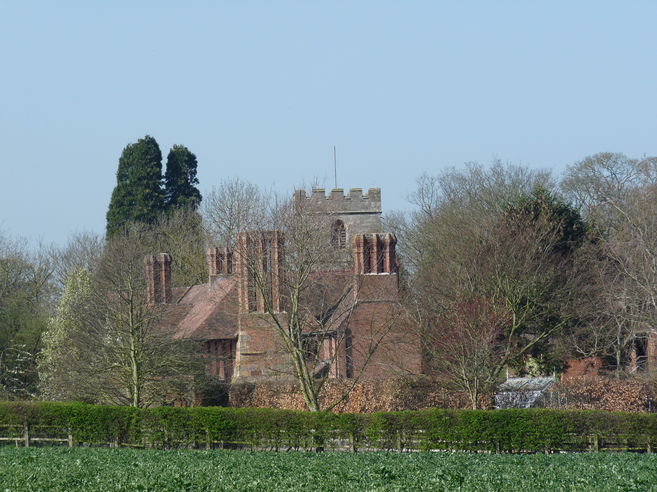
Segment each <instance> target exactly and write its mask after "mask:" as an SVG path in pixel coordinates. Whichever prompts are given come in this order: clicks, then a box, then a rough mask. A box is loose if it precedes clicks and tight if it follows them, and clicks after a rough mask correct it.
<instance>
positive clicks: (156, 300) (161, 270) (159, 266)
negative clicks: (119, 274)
mask: <svg viewBox="0 0 657 492" xmlns="http://www.w3.org/2000/svg"><path fill="white" fill-rule="evenodd" d="M144 264H145V265H146V299H147V302H148V304H151V305H153V304H169V303H170V302H171V300H172V298H173V296H172V294H171V255H169V254H167V253H159V254H157V255H147V256H146V257H145V258H144Z"/></svg>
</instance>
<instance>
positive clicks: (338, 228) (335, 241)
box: [331, 220, 347, 249]
mask: <svg viewBox="0 0 657 492" xmlns="http://www.w3.org/2000/svg"><path fill="white" fill-rule="evenodd" d="M331 244H332V245H333V247H335V248H340V249H344V248H345V247H346V246H347V229H346V228H345V226H344V222H342V221H341V220H336V221H335V222H333V228H332V230H331Z"/></svg>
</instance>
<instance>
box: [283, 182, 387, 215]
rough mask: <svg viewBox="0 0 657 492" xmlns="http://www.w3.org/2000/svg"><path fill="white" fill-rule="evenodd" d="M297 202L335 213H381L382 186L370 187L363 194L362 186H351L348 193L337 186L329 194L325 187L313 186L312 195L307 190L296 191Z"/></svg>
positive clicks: (314, 208)
mask: <svg viewBox="0 0 657 492" xmlns="http://www.w3.org/2000/svg"><path fill="white" fill-rule="evenodd" d="M294 201H295V203H297V204H299V205H301V206H303V207H307V208H308V209H310V210H312V211H315V212H324V213H329V214H330V213H333V214H363V213H365V214H373V213H375V214H380V213H381V188H369V189H368V190H367V194H363V189H362V188H351V189H350V190H349V193H348V194H345V192H344V189H342V188H336V189H333V190H331V192H330V193H329V194H328V195H327V194H326V190H325V189H324V188H313V189H312V192H311V194H310V196H308V195H307V194H306V190H297V191H295V192H294Z"/></svg>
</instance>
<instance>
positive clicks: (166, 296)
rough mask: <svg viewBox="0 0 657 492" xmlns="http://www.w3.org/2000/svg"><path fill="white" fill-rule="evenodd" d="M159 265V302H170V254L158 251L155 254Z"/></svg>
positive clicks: (171, 295)
mask: <svg viewBox="0 0 657 492" xmlns="http://www.w3.org/2000/svg"><path fill="white" fill-rule="evenodd" d="M157 259H158V263H159V266H160V299H159V302H160V303H161V304H170V303H171V301H172V299H173V294H172V291H171V290H172V285H171V283H172V282H171V255H169V254H167V253H160V254H158V255H157Z"/></svg>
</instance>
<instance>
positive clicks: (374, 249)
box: [366, 234, 381, 273]
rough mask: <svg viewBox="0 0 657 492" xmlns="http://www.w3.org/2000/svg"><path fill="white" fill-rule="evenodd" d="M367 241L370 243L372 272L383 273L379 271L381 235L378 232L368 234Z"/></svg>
mask: <svg viewBox="0 0 657 492" xmlns="http://www.w3.org/2000/svg"><path fill="white" fill-rule="evenodd" d="M367 242H368V243H369V245H370V247H369V250H368V252H369V255H370V257H369V259H368V260H366V261H369V263H370V273H381V272H380V271H379V251H380V250H379V235H378V234H368V235H367Z"/></svg>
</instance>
